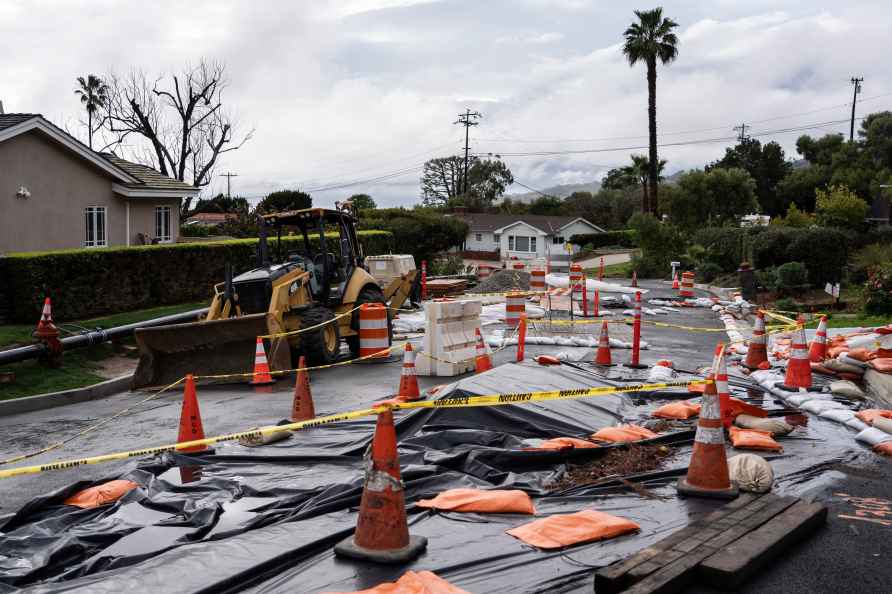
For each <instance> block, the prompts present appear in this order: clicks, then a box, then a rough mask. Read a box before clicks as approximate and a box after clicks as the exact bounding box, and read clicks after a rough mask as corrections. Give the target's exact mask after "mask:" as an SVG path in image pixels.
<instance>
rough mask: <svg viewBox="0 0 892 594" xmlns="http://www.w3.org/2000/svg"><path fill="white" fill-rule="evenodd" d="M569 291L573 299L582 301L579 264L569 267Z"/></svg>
mask: <svg viewBox="0 0 892 594" xmlns="http://www.w3.org/2000/svg"><path fill="white" fill-rule="evenodd" d="M570 290H571V292H572V294H573V299H575V300H577V301H578V300H579V299H582V266H580V265H579V264H571V265H570Z"/></svg>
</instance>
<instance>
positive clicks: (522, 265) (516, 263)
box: [511, 262, 526, 270]
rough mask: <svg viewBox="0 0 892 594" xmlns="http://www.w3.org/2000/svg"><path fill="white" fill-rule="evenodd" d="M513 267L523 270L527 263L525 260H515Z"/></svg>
mask: <svg viewBox="0 0 892 594" xmlns="http://www.w3.org/2000/svg"><path fill="white" fill-rule="evenodd" d="M511 267H512V268H514V270H523V269H524V268H526V264H524V263H523V262H515V263H514V264H513V265H512V266H511Z"/></svg>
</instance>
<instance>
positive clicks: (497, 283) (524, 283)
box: [468, 270, 530, 293]
mask: <svg viewBox="0 0 892 594" xmlns="http://www.w3.org/2000/svg"><path fill="white" fill-rule="evenodd" d="M529 289H530V273H529V272H523V271H522V270H497V271H495V272H493V273H492V275H490V277H489V278H487V279H486V280H484V281H483V282H481V283H479V284H478V285H477V286H476V287H474V288H473V289H471V290H469V291H468V293H504V292H506V291H512V290H520V291H528V290H529Z"/></svg>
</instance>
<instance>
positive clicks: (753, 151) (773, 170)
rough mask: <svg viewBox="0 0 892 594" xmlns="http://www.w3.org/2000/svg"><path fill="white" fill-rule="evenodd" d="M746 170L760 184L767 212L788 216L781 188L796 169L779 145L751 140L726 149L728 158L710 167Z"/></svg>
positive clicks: (723, 158) (761, 201) (761, 196)
mask: <svg viewBox="0 0 892 594" xmlns="http://www.w3.org/2000/svg"><path fill="white" fill-rule="evenodd" d="M718 167H720V168H724V169H731V168H734V167H738V168H740V169H744V170H746V172H747V173H749V174H750V176H752V178H753V180H754V181H755V182H756V197H757V198H758V199H759V204H760V205H761V206H762V210H763V212H765V214H770V215H779V214H781V213H782V212H784V208H785V204H781V203H780V202H779V200H778V196H777V186H778V184H779V183H780V182H781V180H783V179H784V178H785V177H787V176H788V175H789V174H790V172H791V171H792V170H793V165H792V164H791V163H789V162H788V161H787V160H786V159H785V157H784V149H782V148H781V146H780V145H779V144H778V143H776V142H773V141H772V142H769V143H768V144H766V145H764V146H763V145H762V143H761V142H759V141H758V140H756V139H752V138H748V139H746V140H744V141H743V142H740V143H738V144H737V145H736V146H734V147H732V148H728V149H725V156H724V157H722V158H721V159H719V160H718V161H715V162H714V163H711V164H709V165H707V166H706V170H707V171H710V170H712V169H715V168H718Z"/></svg>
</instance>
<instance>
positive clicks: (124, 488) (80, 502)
mask: <svg viewBox="0 0 892 594" xmlns="http://www.w3.org/2000/svg"><path fill="white" fill-rule="evenodd" d="M138 486H139V485H138V484H136V483H134V482H133V481H126V480H114V481H108V482H107V483H102V484H101V485H96V486H95V487H90V488H88V489H84V490H83V491H78V492H77V493H75V494H74V495H72V496H70V497H69V498H68V499H66V500H65V501H64V502H63V503H64V504H65V505H74V506H76V507H80V508H82V509H93V508H94V507H99V506H101V505H108V504H109V503H114V502H115V501H117V500H118V499H120V498H121V497H123V496H124V495H126V494H127V493H129V492H130V491H132V490H133V489H135V488H137V487H138Z"/></svg>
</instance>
